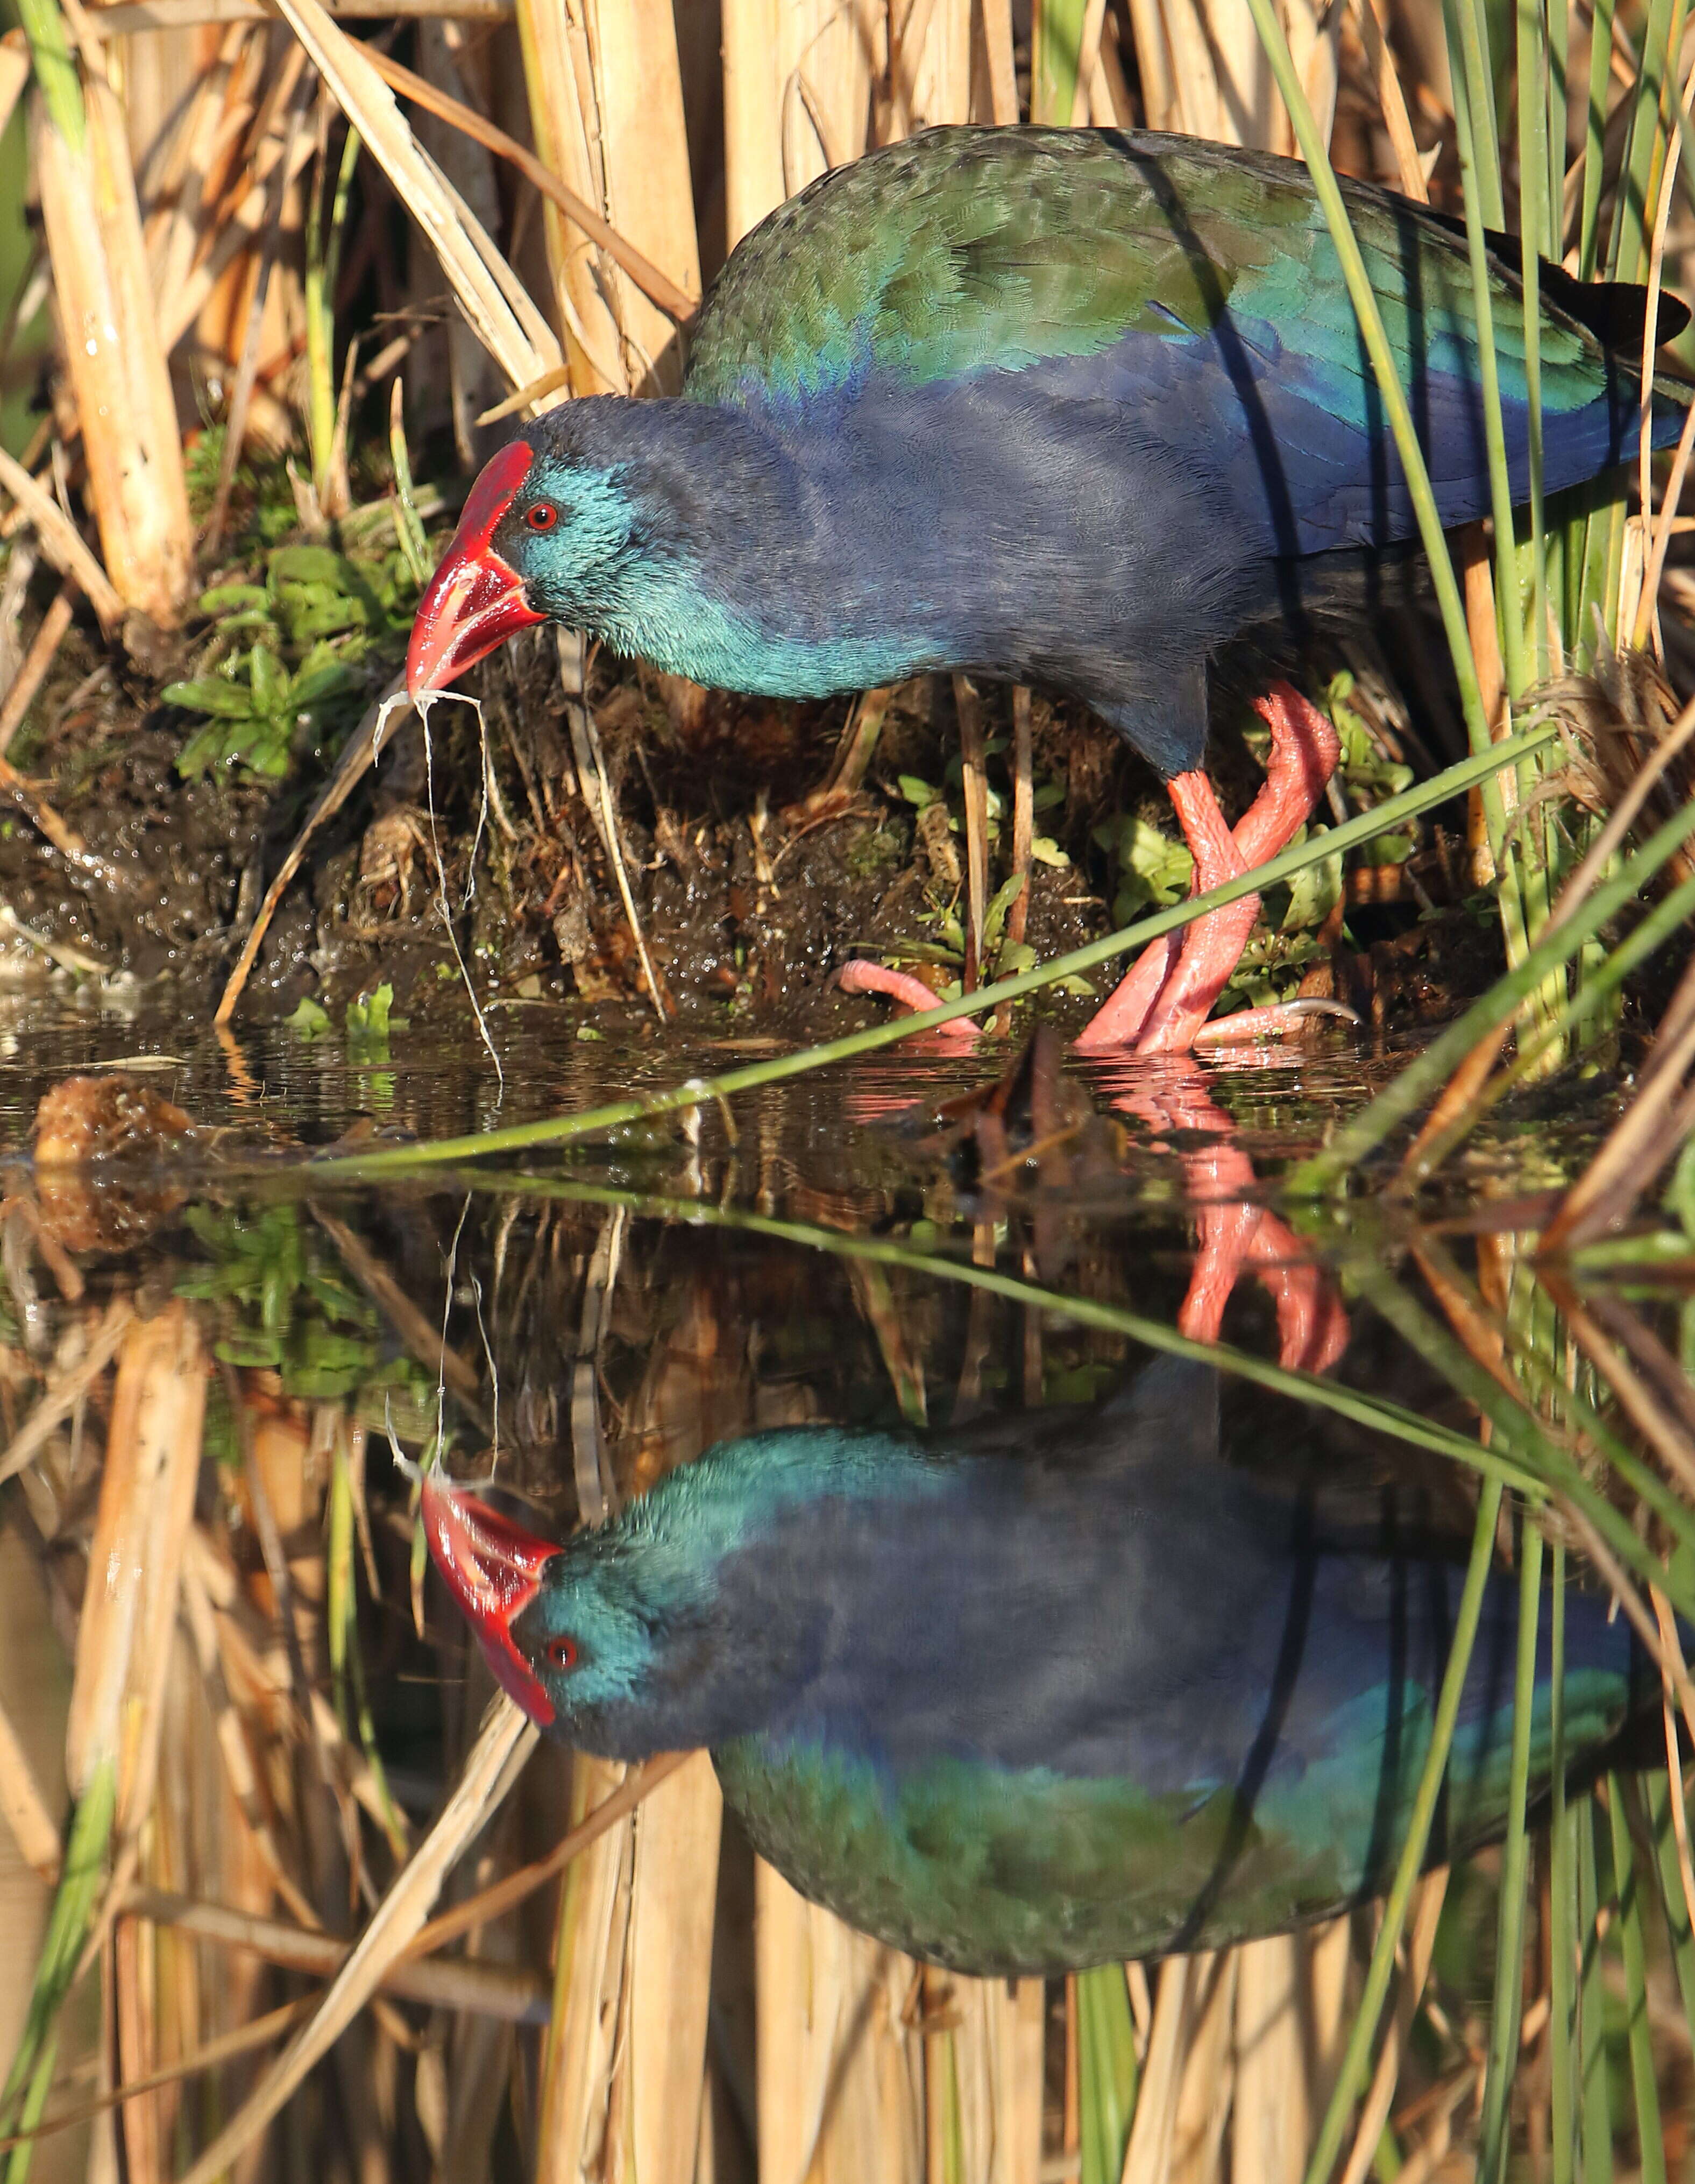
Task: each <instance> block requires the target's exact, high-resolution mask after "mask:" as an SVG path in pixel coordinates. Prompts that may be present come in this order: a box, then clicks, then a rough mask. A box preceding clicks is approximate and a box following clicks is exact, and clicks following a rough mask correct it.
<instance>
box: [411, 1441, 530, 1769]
mask: <svg viewBox="0 0 1695 2184" xmlns="http://www.w3.org/2000/svg"><path fill="white" fill-rule="evenodd" d="M423 1509H424V1535H425V1538H426V1539H427V1540H428V1541H429V1542H430V1552H431V1555H433V1556H434V1557H435V1561H436V1568H437V1569H438V1570H440V1571H441V1573H442V1576H443V1577H444V1578H445V1579H446V1580H447V1585H448V1588H449V1590H450V1591H452V1593H453V1596H454V1598H455V1599H456V1600H457V1601H458V1603H459V1605H460V1607H463V1608H464V1611H465V1613H466V1614H467V1615H468V1616H469V1617H470V1620H471V1627H472V1629H473V1630H475V1632H476V1635H477V1638H478V1641H479V1642H480V1643H481V1646H482V1650H483V1655H484V1658H486V1661H487V1663H488V1665H489V1667H490V1668H491V1669H492V1670H493V1672H494V1675H495V1678H496V1680H497V1682H498V1683H499V1684H500V1685H501V1687H502V1688H503V1690H504V1691H508V1692H509V1693H510V1694H511V1696H512V1697H514V1699H516V1700H517V1702H518V1703H519V1705H520V1706H521V1707H522V1708H523V1709H524V1711H525V1713H527V1714H528V1715H529V1717H530V1719H531V1721H533V1722H534V1723H535V1724H536V1726H537V1727H538V1728H541V1729H546V1728H547V1724H549V1723H550V1722H551V1721H552V1720H553V1702H552V1700H551V1699H549V1697H547V1692H546V1691H544V1690H543V1689H542V1685H541V1684H540V1683H539V1682H538V1681H537V1680H536V1674H535V1672H534V1671H533V1670H532V1669H531V1666H530V1663H528V1662H527V1661H526V1660H525V1658H524V1656H523V1655H522V1654H521V1653H520V1652H519V1650H518V1647H517V1646H516V1645H515V1644H514V1641H513V1636H512V1625H513V1623H514V1619H516V1618H517V1617H518V1616H519V1615H520V1614H521V1613H523V1611H524V1610H525V1608H526V1607H528V1606H529V1605H530V1602H531V1601H532V1600H533V1599H534V1598H535V1597H536V1593H537V1592H538V1591H540V1590H541V1585H542V1569H543V1568H544V1567H545V1566H546V1565H547V1563H549V1562H550V1561H551V1560H552V1559H553V1557H554V1556H555V1555H556V1554H558V1553H559V1542H558V1541H557V1540H542V1539H538V1538H537V1537H536V1535H535V1534H534V1533H533V1532H526V1531H525V1529H524V1528H523V1526H522V1525H521V1524H514V1523H513V1521H512V1519H511V1518H509V1517H503V1516H502V1515H501V1514H500V1513H499V1511H498V1510H496V1509H491V1508H489V1507H488V1506H487V1505H486V1503H485V1502H477V1501H474V1500H473V1499H472V1498H471V1496H470V1495H468V1494H460V1493H457V1492H455V1490H453V1488H452V1487H451V1486H446V1485H440V1484H438V1483H437V1481H436V1479H425V1482H424V1502H423Z"/></svg>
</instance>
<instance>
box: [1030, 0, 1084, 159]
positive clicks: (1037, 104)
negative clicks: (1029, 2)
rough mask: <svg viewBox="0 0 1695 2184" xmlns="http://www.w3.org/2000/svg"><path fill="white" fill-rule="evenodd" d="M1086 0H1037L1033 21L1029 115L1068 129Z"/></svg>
mask: <svg viewBox="0 0 1695 2184" xmlns="http://www.w3.org/2000/svg"><path fill="white" fill-rule="evenodd" d="M1087 12H1088V8H1087V0H1039V5H1038V6H1037V8H1036V14H1035V20H1034V23H1033V24H1032V26H1031V28H1032V33H1033V39H1034V51H1033V53H1032V54H1031V83H1030V118H1031V120H1032V121H1036V122H1048V123H1051V124H1053V125H1055V126H1056V127H1059V128H1061V129H1068V128H1070V125H1071V116H1072V114H1074V113H1075V110H1076V109H1075V100H1076V97H1077V71H1078V70H1079V69H1080V68H1081V65H1082V48H1083V18H1084V16H1085V15H1086V13H1087Z"/></svg>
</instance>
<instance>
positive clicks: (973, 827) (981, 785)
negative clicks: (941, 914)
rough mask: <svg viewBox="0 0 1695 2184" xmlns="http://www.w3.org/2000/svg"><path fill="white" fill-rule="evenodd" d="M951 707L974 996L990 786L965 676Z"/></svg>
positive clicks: (956, 682)
mask: <svg viewBox="0 0 1695 2184" xmlns="http://www.w3.org/2000/svg"><path fill="white" fill-rule="evenodd" d="M953 701H954V705H955V706H956V708H957V710H958V711H959V757H960V764H961V766H962V768H963V776H964V779H963V798H964V806H965V919H964V924H965V969H964V990H965V992H967V993H968V994H969V993H973V992H975V989H977V987H978V986H979V985H981V983H982V978H983V918H984V915H985V913H986V911H987V909H988V901H989V783H988V776H987V773H986V770H985V769H986V765H987V760H986V757H985V755H984V744H985V738H984V734H983V707H982V701H981V699H980V698H979V697H978V695H977V692H976V688H975V685H974V684H973V683H972V682H970V680H969V679H968V678H967V677H965V676H964V675H956V676H955V677H953Z"/></svg>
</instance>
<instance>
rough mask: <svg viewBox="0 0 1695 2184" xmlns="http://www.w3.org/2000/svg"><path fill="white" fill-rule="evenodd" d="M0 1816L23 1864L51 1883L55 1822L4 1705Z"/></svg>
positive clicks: (55, 1854)
mask: <svg viewBox="0 0 1695 2184" xmlns="http://www.w3.org/2000/svg"><path fill="white" fill-rule="evenodd" d="M0 1820H3V1821H4V1822H5V1823H6V1825H7V1826H8V1828H10V1830H12V1836H13V1840H14V1841H15V1842H16V1844H17V1846H18V1854H19V1857H20V1858H22V1859H23V1861H24V1863H25V1865H27V1866H28V1867H29V1868H30V1869H31V1871H32V1872H33V1873H35V1874H36V1875H39V1877H40V1878H41V1879H42V1880H45V1881H46V1882H47V1884H48V1885H49V1886H51V1885H52V1884H53V1882H54V1881H55V1880H57V1879H58V1868H59V1833H58V1821H57V1820H56V1819H54V1818H53V1808H52V1807H51V1806H50V1805H49V1804H48V1802H47V1795H46V1793H45V1791H43V1790H42V1786H41V1785H40V1784H39V1783H38V1782H37V1781H36V1771H35V1769H34V1768H33V1767H31V1764H30V1758H29V1754H28V1753H27V1752H25V1749H24V1747H23V1744H22V1742H21V1741H20V1740H19V1736H18V1733H17V1731H16V1730H14V1728H13V1726H12V1723H11V1719H10V1717H9V1716H8V1713H6V1710H5V1708H3V1707H0Z"/></svg>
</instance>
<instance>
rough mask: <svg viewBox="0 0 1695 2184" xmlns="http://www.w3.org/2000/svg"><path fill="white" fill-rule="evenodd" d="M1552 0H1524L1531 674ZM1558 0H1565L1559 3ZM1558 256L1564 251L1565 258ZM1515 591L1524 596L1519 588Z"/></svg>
mask: <svg viewBox="0 0 1695 2184" xmlns="http://www.w3.org/2000/svg"><path fill="white" fill-rule="evenodd" d="M1543 4H1544V0H1518V43H1519V70H1518V73H1519V192H1520V194H1519V236H1520V252H1519V271H1520V279H1521V281H1523V284H1524V291H1525V387H1526V393H1528V395H1529V398H1530V422H1529V448H1528V452H1529V460H1530V519H1531V535H1530V564H1531V566H1530V577H1531V585H1530V590H1531V605H1530V613H1531V658H1530V660H1529V662H1528V663H1527V666H1528V671H1529V672H1530V673H1531V674H1532V675H1533V676H1534V677H1535V678H1536V680H1537V682H1542V681H1545V680H1546V678H1547V676H1548V558H1547V556H1548V549H1547V542H1546V539H1545V538H1544V536H1543V510H1542V301H1541V294H1542V290H1541V282H1542V252H1543V251H1544V250H1545V249H1546V248H1548V207H1547V204H1546V203H1545V196H1546V191H1547V187H1548V88H1547V86H1548V73H1549V63H1548V18H1547V16H1546V14H1544V13H1543ZM1556 4H1557V0H1556ZM1557 254H1558V253H1556V255H1557ZM1510 596H1516V593H1514V594H1511V595H1510Z"/></svg>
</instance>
